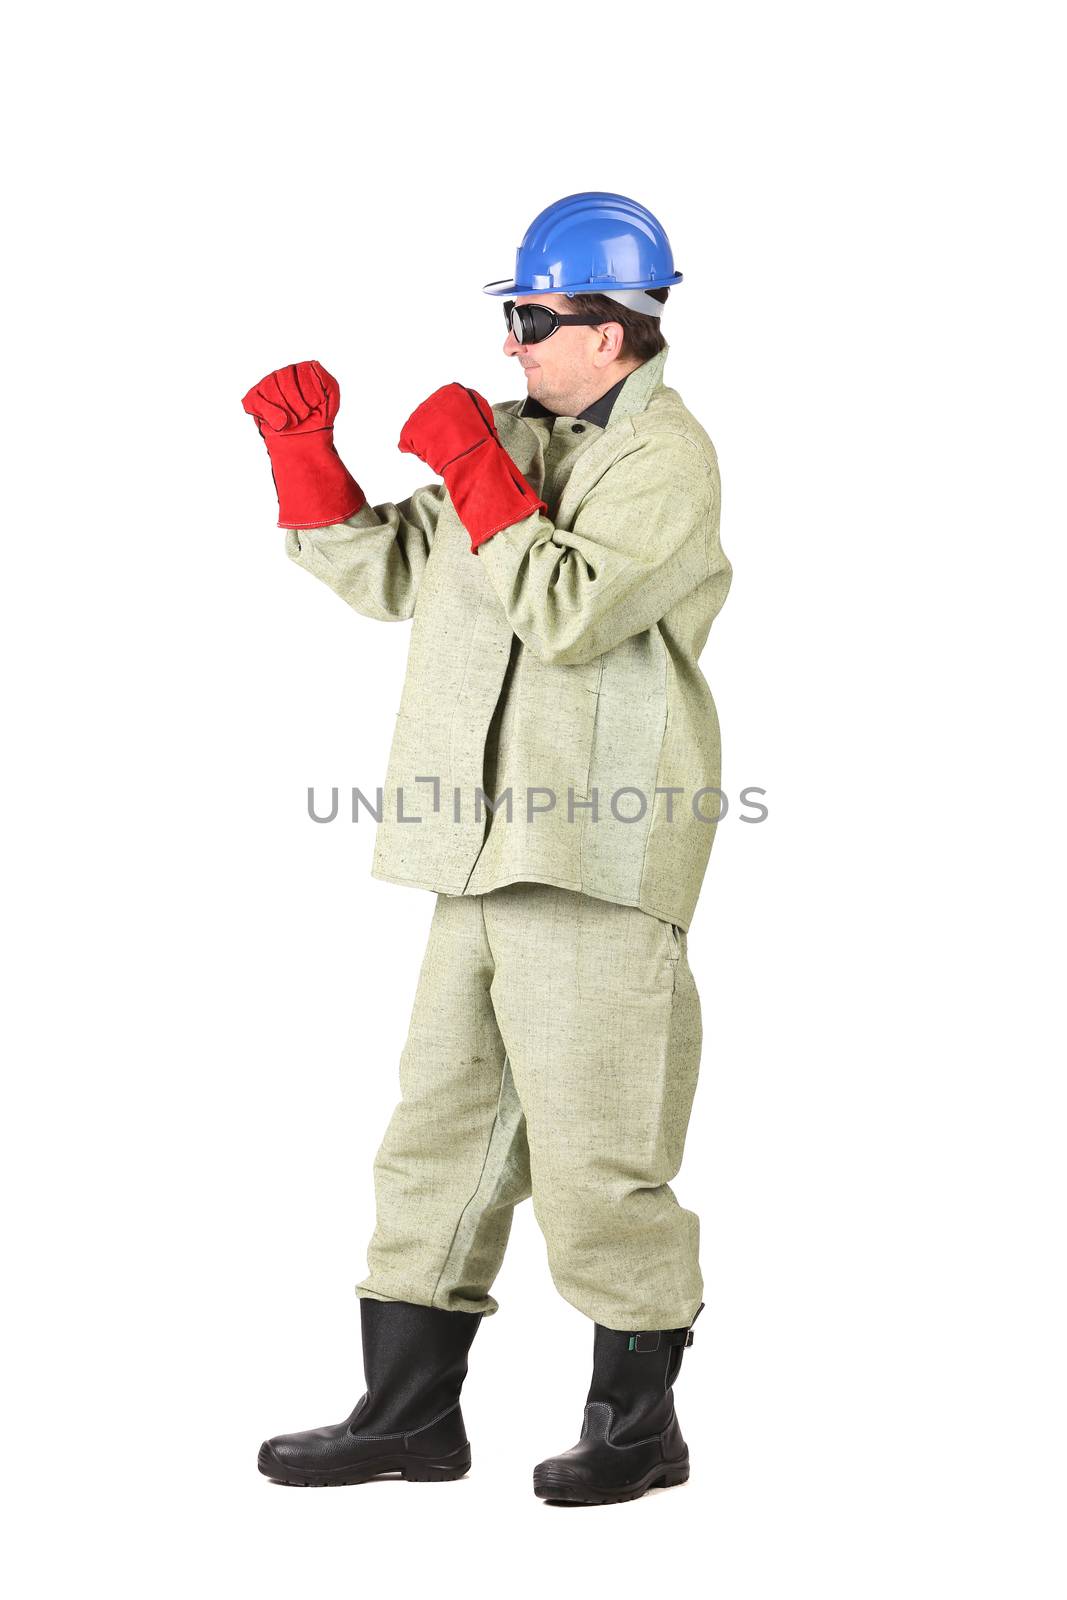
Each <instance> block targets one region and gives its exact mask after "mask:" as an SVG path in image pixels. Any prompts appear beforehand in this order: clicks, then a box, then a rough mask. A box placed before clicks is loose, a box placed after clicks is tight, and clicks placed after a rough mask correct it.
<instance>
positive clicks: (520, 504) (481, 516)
mask: <svg viewBox="0 0 1067 1600" xmlns="http://www.w3.org/2000/svg"><path fill="white" fill-rule="evenodd" d="M442 476H443V478H444V481H445V487H446V489H447V490H448V492H449V494H450V495H451V497H452V504H453V505H454V506H455V508H456V515H457V516H458V517H459V520H460V521H461V522H462V524H463V526H464V527H465V528H466V530H467V532H468V533H469V534H470V538H471V552H472V554H476V553H477V550H478V546H479V545H482V544H484V543H485V541H486V540H487V539H491V538H492V537H493V535H494V533H500V531H501V530H502V529H503V528H510V527H511V526H512V524H513V523H516V522H524V521H525V520H526V518H527V517H528V516H530V514H531V512H534V511H547V510H548V507H547V505H546V504H545V502H544V501H543V500H539V499H538V497H537V495H536V494H535V493H534V491H533V490H532V489H531V488H530V485H529V484H528V483H527V482H526V479H525V478H524V477H523V476H522V473H521V472H520V471H519V469H518V467H517V466H516V465H515V463H514V461H512V459H511V457H510V456H509V455H508V453H507V451H506V450H505V449H504V446H503V445H502V444H499V443H498V442H497V441H496V439H492V438H487V439H486V440H485V442H484V444H480V445H478V447H477V448H476V449H474V450H470V451H468V452H467V454H466V455H463V456H460V457H459V459H458V460H456V461H452V462H450V463H449V465H448V466H447V467H446V468H445V470H444V473H443V474H442Z"/></svg>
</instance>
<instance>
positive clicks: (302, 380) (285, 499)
mask: <svg viewBox="0 0 1067 1600" xmlns="http://www.w3.org/2000/svg"><path fill="white" fill-rule="evenodd" d="M241 404H242V406H243V407H244V409H245V411H247V412H248V415H249V416H250V417H252V418H254V420H255V424H256V427H257V428H258V429H259V432H260V435H261V437H262V439H263V442H264V444H265V445H266V447H267V452H268V454H269V456H270V463H271V468H272V470H273V472H274V485H275V488H276V489H277V491H278V526H279V528H325V527H329V526H330V524H331V523H334V522H344V520H345V518H346V517H350V516H352V515H353V514H354V513H355V512H356V511H359V510H360V508H361V507H362V506H364V505H366V503H367V497H366V495H365V494H364V493H363V490H362V489H361V488H360V486H359V484H358V483H357V482H356V480H355V478H353V477H352V474H351V473H350V472H349V470H348V468H347V467H346V466H345V464H344V462H343V461H342V460H341V458H340V456H339V455H338V454H337V451H336V450H335V449H334V444H333V419H334V417H335V416H336V415H337V412H338V409H339V407H340V404H341V388H340V385H339V384H338V382H337V379H336V378H335V377H333V376H332V375H331V374H330V373H329V372H327V371H326V368H325V367H324V366H323V365H322V363H321V362H319V361H297V362H295V363H294V364H293V365H292V366H288V367H279V368H277V370H276V371H274V372H268V374H267V376H266V377H265V378H261V379H260V381H259V383H257V384H254V385H253V387H252V388H251V389H249V391H248V393H247V394H246V395H245V397H244V399H243V400H242V402H241Z"/></svg>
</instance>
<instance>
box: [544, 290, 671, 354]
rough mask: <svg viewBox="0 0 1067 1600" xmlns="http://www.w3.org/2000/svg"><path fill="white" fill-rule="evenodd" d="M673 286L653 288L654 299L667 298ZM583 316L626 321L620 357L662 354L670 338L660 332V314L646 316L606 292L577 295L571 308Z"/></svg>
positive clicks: (576, 314)
mask: <svg viewBox="0 0 1067 1600" xmlns="http://www.w3.org/2000/svg"><path fill="white" fill-rule="evenodd" d="M670 292H671V291H670V290H669V289H649V290H648V293H649V294H650V295H651V296H652V298H653V300H659V301H661V302H663V301H665V300H666V298H667V296H668V295H669V294H670ZM568 309H569V310H570V311H573V313H574V314H575V316H579V317H587V316H588V317H601V318H602V319H603V321H604V322H621V323H622V349H621V350H620V351H619V358H620V360H624V361H629V360H631V359H632V360H634V361H648V360H650V359H651V358H652V356H654V355H658V354H659V352H660V351H661V350H662V349H663V348H664V346H665V345H666V343H667V341H666V339H665V338H664V337H663V334H662V333H661V331H660V325H659V318H658V317H646V316H645V315H644V314H643V313H642V312H640V311H631V310H630V307H629V306H623V305H620V304H619V302H618V301H617V300H609V299H608V297H607V295H603V294H576V295H575V296H574V299H573V300H572V301H571V303H570V306H569V308H568Z"/></svg>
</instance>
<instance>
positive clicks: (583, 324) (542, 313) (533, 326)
mask: <svg viewBox="0 0 1067 1600" xmlns="http://www.w3.org/2000/svg"><path fill="white" fill-rule="evenodd" d="M609 320H610V319H609V318H608V317H566V316H564V317H561V316H560V315H559V313H558V312H557V311H553V310H552V309H551V307H549V306H519V305H516V304H515V302H514V300H505V301H504V321H505V322H506V323H507V325H508V332H509V333H513V334H514V335H515V338H516V339H517V340H518V342H519V344H540V343H541V340H542V339H547V338H549V336H550V335H551V334H553V333H555V331H556V329H557V328H565V327H567V326H568V325H569V326H570V327H572V328H597V327H599V326H600V324H601V323H602V322H608V321H609Z"/></svg>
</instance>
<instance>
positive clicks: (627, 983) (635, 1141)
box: [483, 883, 703, 1329]
mask: <svg viewBox="0 0 1067 1600" xmlns="http://www.w3.org/2000/svg"><path fill="white" fill-rule="evenodd" d="M483 900H484V907H485V926H486V932H487V934H488V938H489V944H490V948H491V952H492V957H493V962H494V969H495V970H494V974H493V978H492V983H491V989H490V993H491V998H492V1002H493V1007H494V1011H495V1014H496V1018H497V1022H498V1024H499V1027H500V1032H501V1034H502V1037H503V1040H504V1043H505V1046H506V1048H507V1052H508V1057H509V1060H510V1063H511V1069H512V1072H513V1074H514V1079H515V1084H516V1087H517V1089H518V1094H519V1099H520V1100H521V1102H522V1108H523V1111H524V1113H525V1116H526V1124H527V1135H528V1141H529V1152H530V1171H531V1179H532V1189H533V1203H534V1211H535V1214H536V1216H537V1220H538V1223H539V1225H540V1227H541V1229H542V1232H543V1233H544V1236H545V1241H546V1244H547V1248H548V1261H549V1267H550V1270H551V1272H552V1276H553V1280H554V1282H555V1284H556V1287H557V1289H558V1290H559V1292H560V1294H561V1295H562V1296H563V1297H564V1299H565V1300H568V1301H569V1302H570V1303H571V1304H572V1305H574V1306H576V1307H577V1308H578V1310H580V1311H582V1312H584V1313H585V1315H586V1316H588V1317H590V1318H592V1319H593V1321H594V1322H598V1323H600V1324H601V1325H603V1326H605V1327H607V1328H619V1329H646V1328H647V1329H653V1328H680V1327H688V1326H689V1324H690V1323H691V1322H692V1320H693V1318H694V1317H695V1315H696V1312H697V1310H698V1308H699V1306H700V1303H701V1297H702V1290H703V1279H702V1277H701V1273H700V1267H699V1263H698V1246H699V1221H698V1219H697V1217H696V1215H695V1213H694V1212H692V1211H687V1210H685V1209H684V1208H683V1207H682V1206H681V1205H679V1203H678V1201H677V1199H676V1197H675V1195H674V1192H673V1190H672V1189H671V1187H670V1180H671V1179H672V1178H673V1177H674V1176H675V1175H676V1174H677V1172H678V1169H679V1167H680V1166H681V1161H682V1153H683V1149H684V1144H685V1135H686V1130H687V1128H688V1123H689V1115H690V1111H691V1109H692V1104H693V1098H694V1094H695V1091H696V1083H697V1075H698V1071H699V1062H700V1046H701V1016H700V1001H699V997H698V995H697V990H696V984H695V983H694V981H693V975H692V973H691V971H690V970H689V963H688V960H687V959H686V944H687V940H686V935H685V934H684V933H680V932H676V931H675V930H674V929H673V928H672V927H671V925H670V924H669V923H666V922H661V921H660V920H659V919H657V918H655V917H652V916H649V915H648V914H647V913H646V912H643V911H640V910H638V909H636V908H635V907H631V906H621V905H616V904H614V903H613V902H611V901H606V900H598V899H595V898H593V897H592V896H587V895H581V894H577V893H575V892H573V891H570V890H565V889H557V888H555V887H553V886H549V885H541V884H525V883H524V884H514V885H510V886H509V887H507V888H504V889H499V890H494V891H493V892H492V893H490V894H487V895H485V896H484V897H483Z"/></svg>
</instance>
